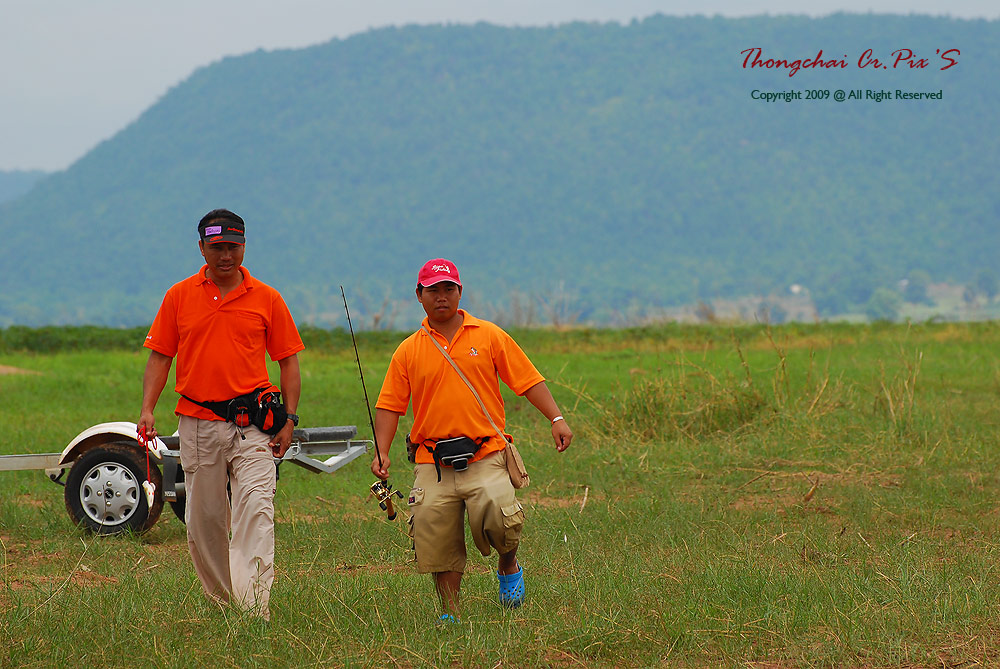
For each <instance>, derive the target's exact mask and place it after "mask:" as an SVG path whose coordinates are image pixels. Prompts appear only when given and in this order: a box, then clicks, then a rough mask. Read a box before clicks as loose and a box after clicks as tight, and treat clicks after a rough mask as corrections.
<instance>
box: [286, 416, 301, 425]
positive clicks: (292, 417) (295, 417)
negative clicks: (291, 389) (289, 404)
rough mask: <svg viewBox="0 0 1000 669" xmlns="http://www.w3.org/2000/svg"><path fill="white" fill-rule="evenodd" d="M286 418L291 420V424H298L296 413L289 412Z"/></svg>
mask: <svg viewBox="0 0 1000 669" xmlns="http://www.w3.org/2000/svg"><path fill="white" fill-rule="evenodd" d="M288 419H289V420H291V421H292V425H294V426H295V427H298V426H299V417H298V415H296V414H294V413H290V414H288Z"/></svg>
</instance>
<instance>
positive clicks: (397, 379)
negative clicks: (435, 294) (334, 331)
mask: <svg viewBox="0 0 1000 669" xmlns="http://www.w3.org/2000/svg"><path fill="white" fill-rule="evenodd" d="M459 311H460V312H461V313H462V314H463V315H464V317H465V320H464V322H463V323H462V326H461V327H460V328H459V329H458V332H457V333H455V338H454V339H453V340H452V341H451V342H448V341H446V340H445V338H444V335H442V334H441V333H440V332H437V331H436V330H434V329H432V328H431V327H430V325H429V323H428V319H426V318H425V319H424V322H423V325H424V327H426V328H427V329H428V330H430V331H431V333H432V335H433V336H434V338H435V339H437V341H438V343H440V344H441V346H443V347H447V348H445V351H446V352H447V353H449V354H450V355H451V358H452V360H454V361H455V362H456V363H457V364H458V367H459V369H461V370H462V373H463V374H465V376H466V378H467V379H469V382H470V383H472V385H473V386H474V387H475V389H476V392H478V393H479V397H480V398H481V399H482V400H483V404H485V405H486V408H487V410H489V412H490V416H491V417H492V418H493V421H494V422H495V423H496V424H497V427H499V428H500V429H501V430H504V429H505V427H506V425H505V415H504V404H503V398H502V397H501V396H500V383H499V381H498V380H497V377H498V376H499V378H500V379H501V380H503V382H504V383H505V384H507V386H508V387H510V389H511V390H513V391H514V393H516V394H517V395H523V394H524V393H525V392H527V391H528V390H529V389H530V388H531V387H532V386H534V385H537V384H539V383H541V382H542V381H544V380H545V378H544V377H543V376H542V375H541V374H539V373H538V370H537V369H535V366H534V365H532V364H531V361H530V360H528V356H526V355H525V354H524V351H522V350H521V348H520V347H519V346H518V345H517V343H516V342H515V341H514V340H513V339H512V338H511V336H510V335H509V334H507V333H506V332H504V331H503V330H502V329H500V328H499V327H498V326H497V325H494V324H493V323H490V322H489V321H484V320H482V319H479V318H474V317H472V316H470V315H469V314H467V313H466V312H465V311H462V310H461V309H459ZM411 399H412V400H413V428H412V430H411V431H410V440H411V441H413V442H415V443H423V442H426V441H429V440H434V441H439V440H441V439H447V438H449V437H471V438H473V439H476V440H479V439H482V438H483V437H489V438H490V440H489V441H488V442H486V444H484V445H483V447H482V448H481V449H480V450H479V452H478V453H477V454H476V457H475V458H474V459H473V461H475V460H480V459H482V458H484V457H486V456H487V455H489V454H490V453H494V452H496V451H501V450H503V448H504V443H503V442H502V441H501V440H500V438H499V437H498V436H497V433H496V431H495V430H494V429H493V427H492V426H491V425H490V422H489V421H488V420H487V419H486V416H484V415H483V412H482V409H480V408H479V403H478V402H476V398H475V397H474V396H473V395H472V391H470V390H469V387H468V386H466V385H465V381H463V380H462V378H461V377H460V376H459V375H458V373H457V372H456V371H455V370H454V369H453V368H452V366H451V364H450V363H449V362H448V361H447V360H445V359H444V357H443V356H442V355H441V352H440V351H438V350H437V348H436V347H435V346H434V344H433V343H432V342H431V340H430V338H429V336H428V335H427V333H426V332H424V331H423V330H417V331H416V332H415V333H413V334H412V335H410V336H409V337H407V338H406V339H404V340H403V343H401V344H400V345H399V347H398V348H397V349H396V352H395V353H393V355H392V360H391V361H390V363H389V369H388V371H387V372H386V374H385V381H383V382H382V391H381V392H380V393H379V396H378V402H376V404H375V406H376V407H377V408H379V409H386V410H388V411H393V412H395V413H398V414H405V413H406V408H407V406H408V405H409V403H410V400H411ZM505 434H506V433H505ZM508 436H509V435H508ZM428 446H432V444H430V443H428ZM417 462H421V463H431V462H434V458H433V457H432V456H431V454H430V452H429V451H428V450H427V449H426V448H419V449H417Z"/></svg>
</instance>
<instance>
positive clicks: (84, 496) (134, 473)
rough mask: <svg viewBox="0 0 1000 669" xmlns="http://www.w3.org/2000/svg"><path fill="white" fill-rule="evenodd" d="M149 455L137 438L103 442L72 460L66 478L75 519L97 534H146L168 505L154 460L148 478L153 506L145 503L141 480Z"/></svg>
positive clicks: (67, 493)
mask: <svg viewBox="0 0 1000 669" xmlns="http://www.w3.org/2000/svg"><path fill="white" fill-rule="evenodd" d="M145 480H146V458H145V454H144V453H143V452H142V448H141V447H140V446H139V444H137V443H136V442H130V441H120V442H113V443H109V444H102V445H101V446H97V447H94V448H92V449H90V450H89V451H87V452H86V453H84V454H83V455H82V456H80V458H78V459H77V460H76V462H74V463H73V466H72V467H71V468H70V470H69V475H68V476H67V477H66V492H65V501H66V509H67V511H69V515H70V517H71V518H72V519H73V521H74V522H75V523H76V524H77V525H79V526H81V527H83V528H85V529H87V530H89V531H91V532H93V533H95V534H122V533H125V532H136V533H142V532H145V531H146V530H148V529H149V528H151V527H152V526H153V525H154V524H155V523H156V520H157V519H158V518H159V517H160V511H162V510H163V492H162V483H163V480H162V477H161V475H160V470H159V468H158V467H157V466H156V465H153V464H150V470H149V480H150V482H151V483H152V484H153V485H154V486H156V495H155V496H154V498H153V505H152V507H148V506H147V504H146V495H145V494H144V492H143V489H142V482H143V481H145Z"/></svg>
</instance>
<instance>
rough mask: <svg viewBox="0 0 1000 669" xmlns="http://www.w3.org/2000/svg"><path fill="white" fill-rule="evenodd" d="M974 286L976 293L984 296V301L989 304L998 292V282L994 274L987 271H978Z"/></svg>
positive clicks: (999, 284) (999, 285)
mask: <svg viewBox="0 0 1000 669" xmlns="http://www.w3.org/2000/svg"><path fill="white" fill-rule="evenodd" d="M974 285H975V286H976V291H977V292H979V293H982V294H983V295H985V296H986V299H987V300H989V301H991V302H992V301H993V298H994V297H996V295H997V293H998V292H1000V280H998V279H997V275H996V274H994V273H993V272H992V271H990V270H988V269H982V270H979V273H978V274H977V275H976V281H975V284H974Z"/></svg>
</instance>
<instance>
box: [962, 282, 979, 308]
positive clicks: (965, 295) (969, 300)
mask: <svg viewBox="0 0 1000 669" xmlns="http://www.w3.org/2000/svg"><path fill="white" fill-rule="evenodd" d="M976 297H977V295H976V287H975V286H972V285H969V286H966V287H965V290H963V291H962V300H964V301H965V303H966V304H967V305H970V306H971V305H972V304H973V303H974V302H975V301H976Z"/></svg>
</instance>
